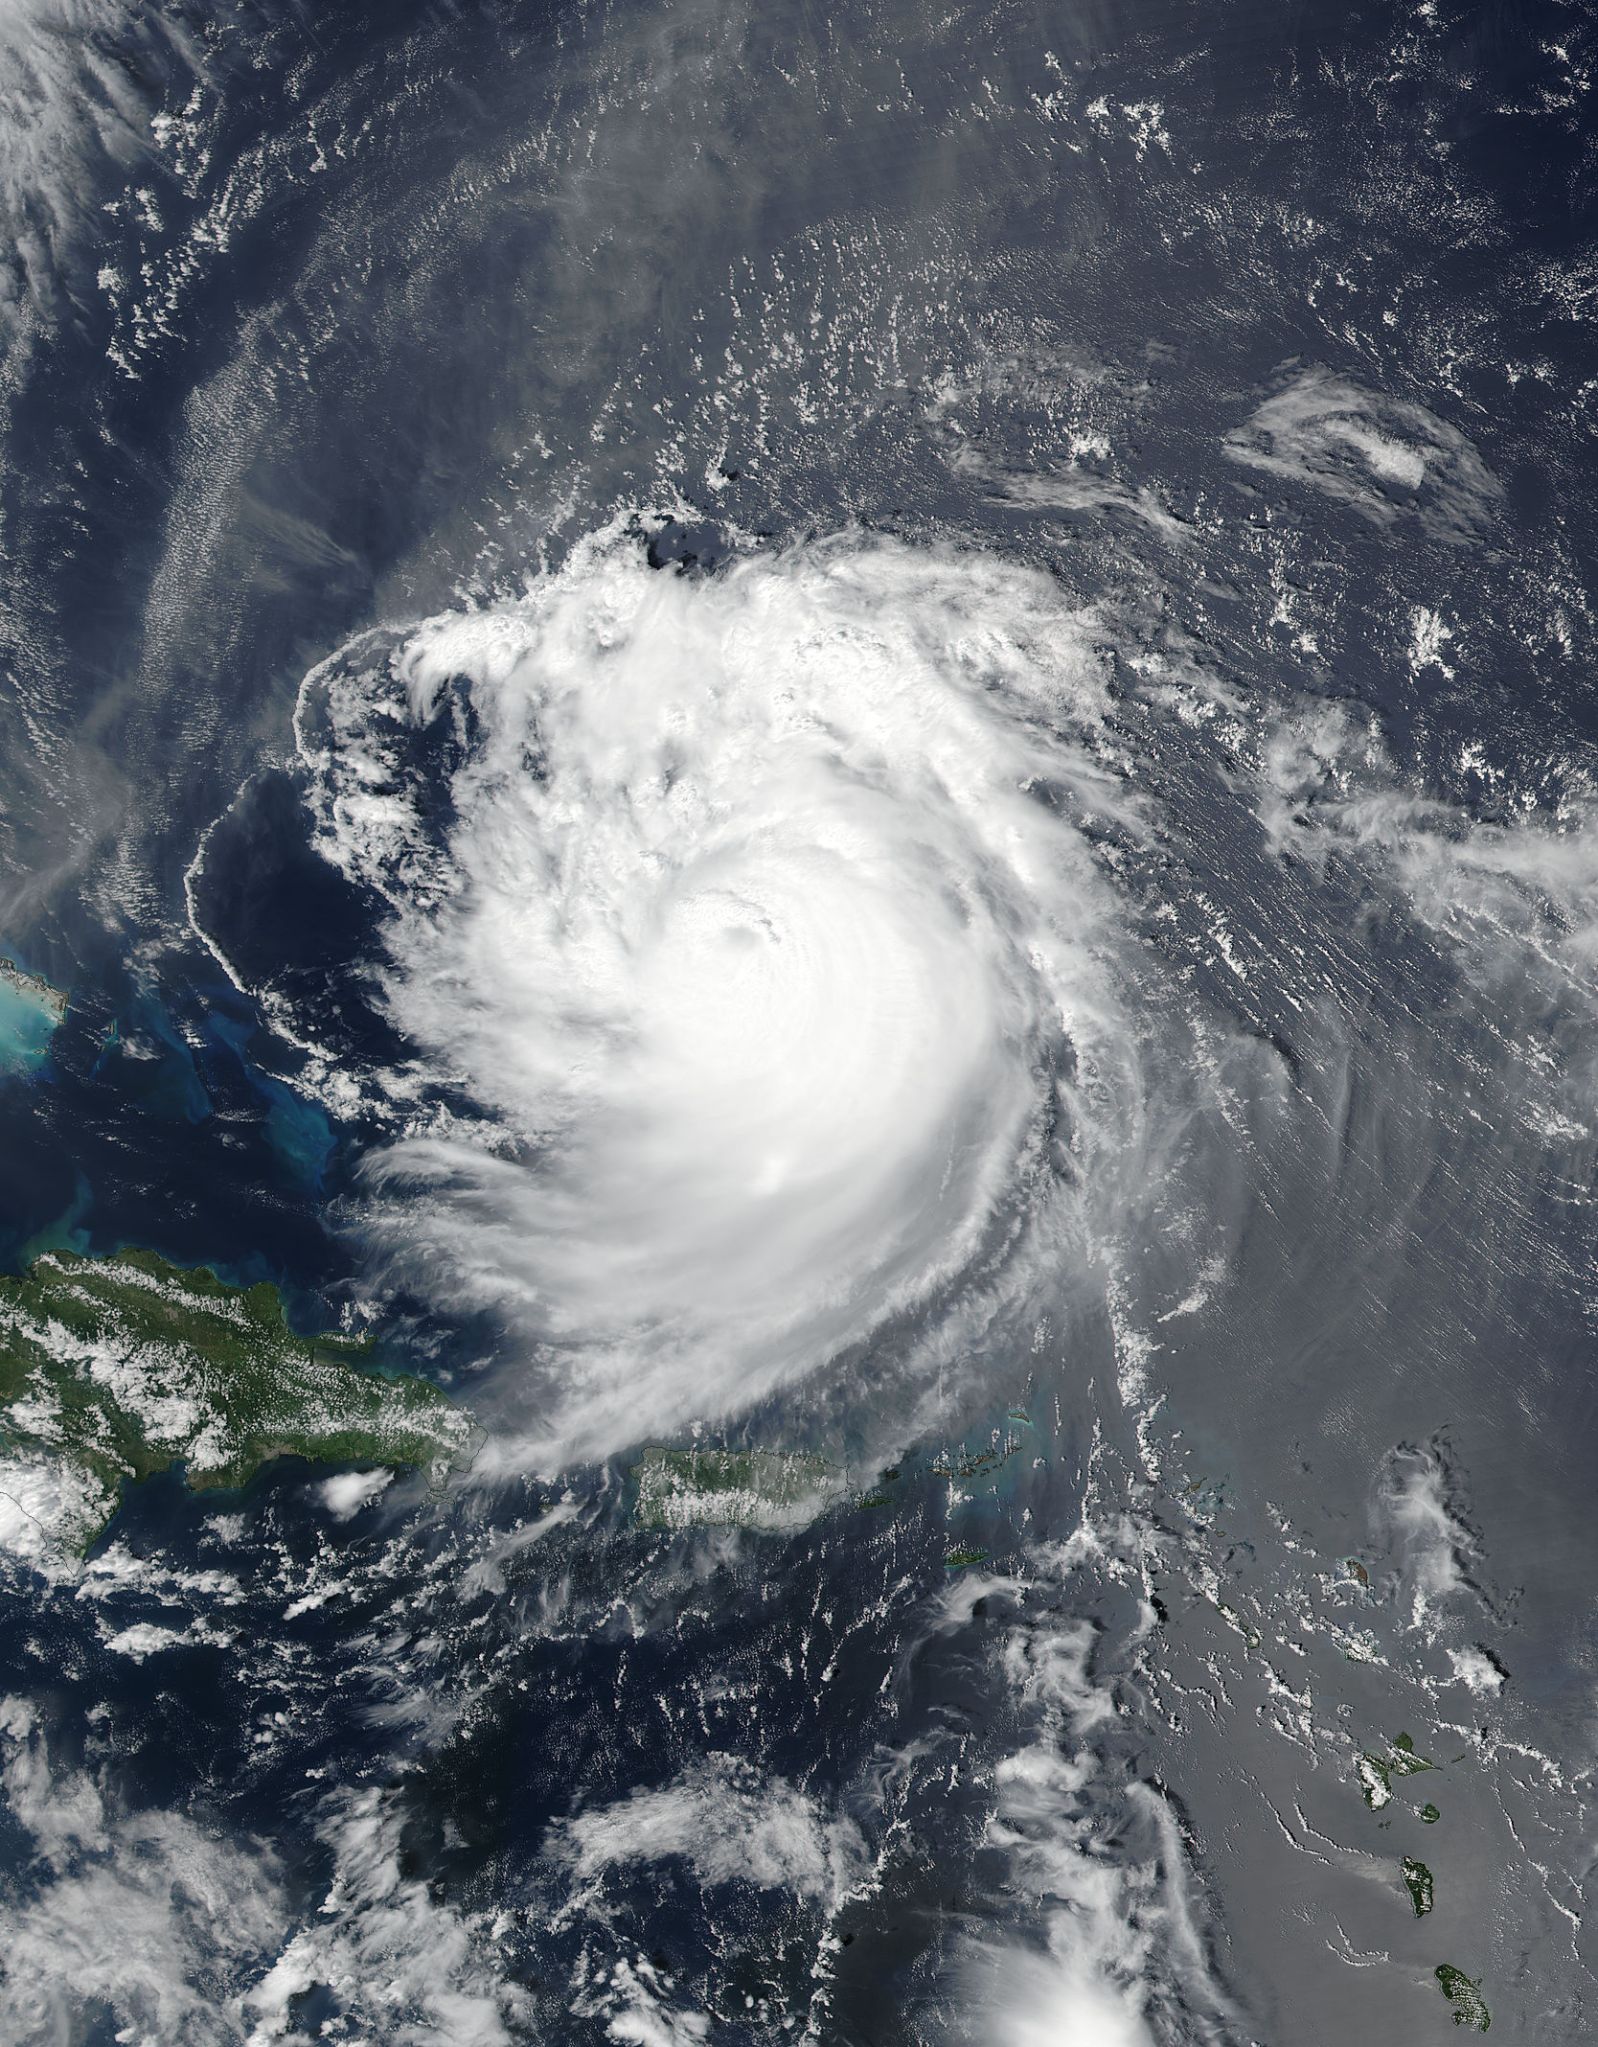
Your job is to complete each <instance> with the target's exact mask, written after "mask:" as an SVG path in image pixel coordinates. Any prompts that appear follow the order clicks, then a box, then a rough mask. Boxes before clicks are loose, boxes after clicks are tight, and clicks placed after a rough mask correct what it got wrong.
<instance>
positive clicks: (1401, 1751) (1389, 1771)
mask: <svg viewBox="0 0 1598 2047" xmlns="http://www.w3.org/2000/svg"><path fill="white" fill-rule="evenodd" d="M1436 1767H1437V1765H1436V1764H1435V1763H1434V1762H1432V1761H1430V1760H1429V1758H1427V1757H1426V1756H1423V1755H1421V1754H1419V1753H1418V1752H1417V1750H1416V1747H1415V1744H1414V1741H1413V1740H1412V1739H1411V1737H1410V1736H1409V1735H1407V1734H1395V1735H1394V1736H1393V1738H1392V1740H1391V1742H1390V1743H1389V1744H1388V1747H1387V1753H1386V1754H1385V1755H1377V1754H1375V1753H1374V1752H1373V1751H1371V1750H1369V1749H1367V1750H1366V1751H1365V1753H1364V1754H1363V1755H1362V1756H1361V1757H1360V1759H1359V1761H1358V1763H1357V1764H1356V1765H1355V1771H1356V1774H1357V1775H1358V1777H1359V1787H1360V1790H1361V1792H1362V1793H1363V1794H1364V1798H1365V1803H1366V1804H1367V1805H1368V1806H1369V1807H1370V1809H1371V1811H1372V1812H1380V1811H1381V1809H1382V1807H1383V1806H1384V1805H1386V1804H1387V1803H1388V1802H1389V1800H1390V1799H1391V1798H1392V1795H1393V1779H1394V1778H1395V1777H1414V1776H1417V1775H1418V1774H1419V1773H1420V1772H1421V1771H1422V1770H1435V1769H1436Z"/></svg>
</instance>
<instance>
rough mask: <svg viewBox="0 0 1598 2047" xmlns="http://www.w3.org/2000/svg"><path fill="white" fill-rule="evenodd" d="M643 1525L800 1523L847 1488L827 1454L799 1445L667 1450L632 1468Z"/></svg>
mask: <svg viewBox="0 0 1598 2047" xmlns="http://www.w3.org/2000/svg"><path fill="white" fill-rule="evenodd" d="M632 1475H633V1479H634V1482H635V1483H636V1485H637V1487H638V1504H637V1509H636V1512H637V1518H638V1521H639V1524H640V1525H641V1526H642V1527H645V1528H704V1527H721V1528H797V1527H802V1526H803V1525H804V1524H805V1523H806V1522H807V1521H813V1520H814V1519H815V1517H816V1516H817V1514H819V1513H820V1512H821V1511H822V1509H823V1508H824V1507H826V1506H827V1505H828V1504H829V1503H830V1502H831V1501H832V1500H834V1499H836V1498H837V1497H838V1495H839V1494H840V1493H841V1492H842V1491H843V1489H844V1483H845V1481H844V1475H843V1473H842V1472H841V1471H840V1470H839V1468H838V1467H837V1466H836V1465H834V1464H829V1463H828V1462H827V1460H826V1459H825V1458H824V1457H813V1456H808V1455H806V1454H804V1453H803V1452H801V1451H797V1450H715V1449H704V1450H668V1449H664V1448H662V1447H660V1446H659V1445H653V1446H651V1447H650V1448H649V1449H647V1450H645V1451H644V1453H643V1455H642V1456H641V1457H640V1458H639V1460H638V1462H637V1463H636V1464H635V1465H634V1466H633V1473H632Z"/></svg>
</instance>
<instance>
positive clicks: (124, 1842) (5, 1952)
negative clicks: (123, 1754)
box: [0, 1699, 283, 2047]
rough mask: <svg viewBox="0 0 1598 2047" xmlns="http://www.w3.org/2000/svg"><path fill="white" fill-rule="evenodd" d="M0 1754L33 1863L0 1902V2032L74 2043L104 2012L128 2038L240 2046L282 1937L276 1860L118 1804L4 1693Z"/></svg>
mask: <svg viewBox="0 0 1598 2047" xmlns="http://www.w3.org/2000/svg"><path fill="white" fill-rule="evenodd" d="M0 1752H3V1765H0V1786H3V1790H4V1794H5V1799H6V1803H7V1805H8V1807H9V1809H10V1812H11V1815H12V1818H13V1819H14V1820H15V1821H16V1822H17V1823H18V1824H19V1825H20V1826H21V1827H22V1828H23V1829H24V1830H25V1832H26V1834H27V1836H28V1838H29V1842H30V1845H31V1850H32V1856H33V1864H34V1866H33V1870H32V1871H31V1872H30V1875H31V1877H32V1881H30V1882H29V1883H28V1885H27V1886H26V1887H23V1886H21V1885H16V1884H14V1885H13V1887H11V1888H9V1889H8V1890H7V1892H6V1894H5V1895H4V1896H3V1897H0V1957H3V1960H0V2033H3V2034H4V2037H5V2038H7V2039H9V2040H61V2041H67V2040H73V2039H79V2038H81V2037H83V2029H84V2026H85V2024H86V2023H88V2022H91V2021H95V2020H98V2019H100V2018H101V2017H103V2016H104V2015H105V2014H111V2015H114V2018H115V2020H116V2037H117V2038H118V2039H119V2040H122V2041H125V2042H128V2043H129V2047H156V2043H157V2042H159V2043H161V2047H200V2043H206V2047H211V2043H221V2042H233V2041H242V2040H243V2039H244V2038H245V2036H246V2030H247V2028H246V2021H245V2016H244V2011H243V2005H242V1995H243V1991H244V1988H245V1985H246V1984H247V1983H248V1981H249V1980H250V1979H251V1977H252V1976H253V1975H254V1974H255V1973H256V1972H257V1969H258V1966H259V1957H260V1956H261V1954H262V1953H263V1951H264V1952H270V1951H271V1950H272V1949H273V1948H275V1946H276V1945H277V1942H278V1940H279V1939H280V1938H281V1934H282V1928H283V1900H282V1896H281V1889H280V1881H279V1874H278V1870H277V1865H276V1863H275V1861H274V1859H273V1857H272V1856H271V1855H270V1854H269V1853H268V1852H267V1851H266V1850H264V1849H261V1848H259V1847H257V1846H256V1845H254V1844H252V1843H248V1842H245V1843H239V1844H235V1843H231V1842H228V1841H224V1840H221V1839H219V1838H217V1837H216V1836H214V1835H212V1834H210V1833H208V1832H207V1831H206V1830H205V1829H204V1828H202V1827H200V1826H198V1825H197V1824H196V1823H195V1822H194V1821H192V1820H190V1819H188V1818H186V1817H184V1816H183V1815H181V1814H177V1813H165V1812H153V1813H139V1814H127V1813H121V1812H118V1811H117V1810H115V1809H114V1807H113V1806H112V1805H111V1803H110V1802H109V1801H108V1800H107V1798H106V1796H105V1794H104V1793H103V1791H102V1790H101V1788H100V1786H99V1785H98V1784H97V1783H96V1782H95V1781H94V1780H93V1778H92V1777H91V1776H89V1775H88V1774H87V1773H86V1772H84V1771H81V1770H73V1769H61V1768H59V1767H57V1766H56V1764H55V1763H54V1762H53V1760H52V1758H51V1755H50V1751H49V1745H48V1743H47V1740H46V1737H45V1732H44V1729H43V1727H42V1725H41V1723H40V1721H39V1718H38V1715H37V1713H36V1711H35V1709H34V1708H33V1707H32V1706H30V1705H28V1704H26V1703H24V1702H23V1701H21V1700H18V1699H8V1700H5V1701H3V1702H0Z"/></svg>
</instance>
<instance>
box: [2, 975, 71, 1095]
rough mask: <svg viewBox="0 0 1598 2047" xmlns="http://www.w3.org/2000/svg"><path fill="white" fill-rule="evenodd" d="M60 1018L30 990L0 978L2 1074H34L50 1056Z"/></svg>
mask: <svg viewBox="0 0 1598 2047" xmlns="http://www.w3.org/2000/svg"><path fill="white" fill-rule="evenodd" d="M59 1022H60V1016H59V1014H58V1012H57V1010H56V1009H55V1007H54V1005H53V1004H52V1003H51V1002H50V1001H49V1000H48V999H47V998H46V997H44V996H42V995H37V994H35V993H34V992H33V991H32V990H31V989H28V988H19V987H18V986H17V985H16V983H15V982H14V981H10V980H7V979H5V978H4V977H3V976H0V1073H9V1074H17V1073H23V1074H26V1073H32V1072H34V1071H36V1069H37V1068H38V1067H39V1066H41V1065H42V1064H43V1062H44V1060H45V1058H46V1056H47V1055H48V1053H49V1050H50V1041H51V1039H52V1038H53V1037H54V1036H55V1033H56V1026H57V1024H58V1023H59Z"/></svg>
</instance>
